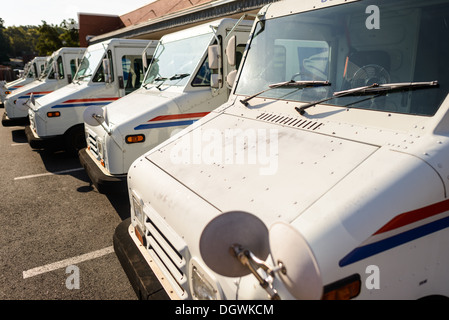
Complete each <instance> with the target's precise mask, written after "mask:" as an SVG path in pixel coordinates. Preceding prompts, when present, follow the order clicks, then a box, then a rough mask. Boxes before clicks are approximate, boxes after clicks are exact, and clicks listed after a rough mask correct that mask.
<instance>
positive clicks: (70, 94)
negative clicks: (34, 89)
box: [36, 83, 99, 107]
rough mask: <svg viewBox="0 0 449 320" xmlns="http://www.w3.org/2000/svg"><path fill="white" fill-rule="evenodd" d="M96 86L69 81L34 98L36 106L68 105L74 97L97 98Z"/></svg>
mask: <svg viewBox="0 0 449 320" xmlns="http://www.w3.org/2000/svg"><path fill="white" fill-rule="evenodd" d="M97 88H98V87H95V86H87V83H82V84H74V83H71V84H68V85H66V86H64V87H62V88H59V89H57V90H55V91H53V92H52V93H49V94H47V95H45V96H43V97H41V98H38V99H36V104H37V106H38V107H43V106H53V105H55V104H58V105H59V104H60V105H61V106H63V105H65V104H67V106H68V105H69V104H70V103H71V102H73V100H74V99H89V98H92V97H95V98H98V97H99V95H98V89H97Z"/></svg>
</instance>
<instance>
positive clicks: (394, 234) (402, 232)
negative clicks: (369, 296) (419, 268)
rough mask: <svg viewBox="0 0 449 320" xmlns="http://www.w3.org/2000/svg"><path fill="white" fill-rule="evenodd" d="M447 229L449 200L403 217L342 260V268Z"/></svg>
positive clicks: (385, 226) (410, 212) (401, 215)
mask: <svg viewBox="0 0 449 320" xmlns="http://www.w3.org/2000/svg"><path fill="white" fill-rule="evenodd" d="M448 227H449V200H444V201H442V202H438V203H435V204H432V205H429V206H426V207H423V208H420V209H416V210H413V211H409V212H405V213H402V214H400V215H398V216H396V217H395V218H393V219H392V220H390V221H389V222H388V223H387V224H386V225H384V226H383V227H382V228H380V229H379V230H378V231H376V232H375V233H374V234H373V235H372V236H371V237H370V238H368V240H366V241H365V242H363V243H362V245H360V246H359V247H357V248H355V249H354V250H353V251H351V252H350V253H349V254H347V255H346V256H345V257H344V258H343V259H341V260H340V262H339V266H340V267H344V266H347V265H350V264H352V263H355V262H357V261H360V260H363V259H366V258H368V257H371V256H373V255H376V254H379V253H381V252H384V251H387V250H390V249H392V248H395V247H397V246H400V245H402V244H405V243H407V242H410V241H413V240H417V239H419V238H422V237H424V236H427V235H429V234H432V233H434V232H437V231H440V230H443V229H445V228H448Z"/></svg>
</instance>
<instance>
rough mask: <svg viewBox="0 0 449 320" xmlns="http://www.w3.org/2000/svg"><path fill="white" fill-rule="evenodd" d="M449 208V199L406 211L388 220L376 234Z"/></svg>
mask: <svg viewBox="0 0 449 320" xmlns="http://www.w3.org/2000/svg"><path fill="white" fill-rule="evenodd" d="M448 210H449V200H444V201H442V202H438V203H435V204H432V205H430V206H427V207H424V208H420V209H416V210H413V211H409V212H405V213H402V214H400V215H398V216H396V217H394V218H393V219H392V220H390V222H388V223H387V224H386V225H384V226H383V227H382V228H380V229H379V230H378V231H377V232H376V233H374V234H375V235H376V234H380V233H383V232H387V231H390V230H393V229H396V228H400V227H403V226H405V225H407V224H410V223H413V222H416V221H419V220H422V219H425V218H429V217H432V216H435V215H437V214H440V213H442V212H445V211H448Z"/></svg>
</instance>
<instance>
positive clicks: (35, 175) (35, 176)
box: [14, 168, 84, 180]
mask: <svg viewBox="0 0 449 320" xmlns="http://www.w3.org/2000/svg"><path fill="white" fill-rule="evenodd" d="M81 170H84V168H75V169H69V170H63V171H57V172H46V173H39V174H32V175H29V176H22V177H16V178H14V180H23V179H31V178H37V177H43V176H52V175H58V174H64V173H69V172H74V171H81Z"/></svg>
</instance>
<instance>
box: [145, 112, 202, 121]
mask: <svg viewBox="0 0 449 320" xmlns="http://www.w3.org/2000/svg"><path fill="white" fill-rule="evenodd" d="M208 114H209V112H197V113H181V114H169V115H165V116H158V117H156V118H153V119H151V120H148V122H151V121H162V120H177V119H186V118H202V117H204V116H206V115H208Z"/></svg>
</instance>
